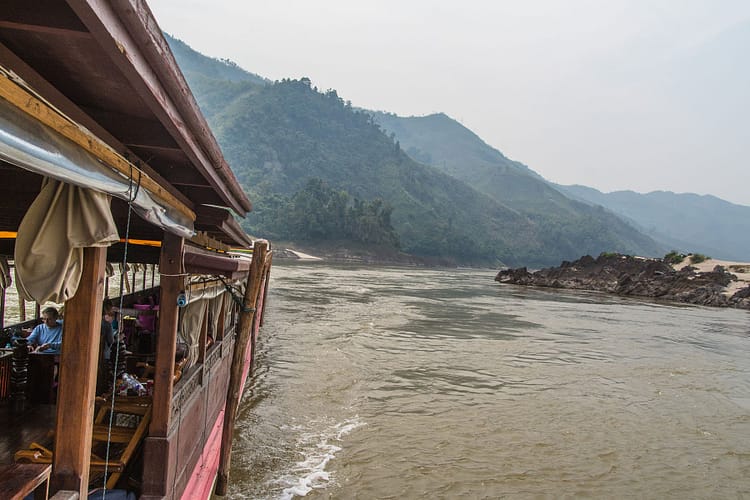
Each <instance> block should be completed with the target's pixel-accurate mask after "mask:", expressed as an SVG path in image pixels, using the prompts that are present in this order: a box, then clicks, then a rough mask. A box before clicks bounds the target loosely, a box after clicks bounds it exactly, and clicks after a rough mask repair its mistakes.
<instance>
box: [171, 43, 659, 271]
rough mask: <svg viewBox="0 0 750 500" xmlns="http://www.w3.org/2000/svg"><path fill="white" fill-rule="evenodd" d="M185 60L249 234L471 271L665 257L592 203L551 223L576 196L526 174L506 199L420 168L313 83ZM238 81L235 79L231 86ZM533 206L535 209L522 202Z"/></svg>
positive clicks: (366, 119)
mask: <svg viewBox="0 0 750 500" xmlns="http://www.w3.org/2000/svg"><path fill="white" fill-rule="evenodd" d="M170 42H171V43H172V44H173V45H175V42H174V41H173V40H170ZM185 49H186V46H181V48H180V49H179V50H175V56H176V58H177V60H178V63H179V64H180V65H181V67H183V69H184V68H187V69H186V70H185V71H184V73H185V76H186V78H187V80H188V83H189V84H190V86H191V88H192V90H193V92H194V93H195V95H196V98H197V100H198V102H199V105H200V106H201V109H202V110H203V112H204V113H205V115H206V116H207V119H208V121H209V124H210V125H211V127H212V129H213V131H214V133H215V135H216V137H217V139H218V141H219V143H220V144H221V146H222V149H223V151H224V153H225V155H226V157H227V160H228V161H229V163H230V164H231V165H232V168H233V169H234V171H235V174H236V175H237V177H238V179H239V180H240V182H241V183H242V184H243V186H244V187H245V189H246V190H247V191H248V193H249V194H250V196H251V198H252V200H253V204H254V212H253V213H252V214H251V215H250V216H249V217H248V219H247V220H246V221H244V222H243V223H244V224H245V228H246V229H247V230H248V231H250V232H253V233H254V234H258V235H260V236H266V237H269V238H272V239H273V238H284V239H308V240H312V239H316V238H318V239H321V238H336V239H341V238H343V239H347V238H350V239H352V240H353V241H363V242H373V243H377V244H392V245H396V244H400V247H401V248H402V249H403V250H404V251H406V252H409V253H413V254H415V255H421V256H432V257H442V258H450V259H453V260H455V261H456V262H459V263H484V264H488V263H490V264H497V263H505V264H508V265H523V264H526V265H543V264H558V263H559V261H560V260H561V259H573V258H577V257H579V256H580V255H581V254H585V253H589V254H594V255H597V254H599V253H600V252H602V251H620V252H625V253H641V254H651V255H653V254H655V253H659V252H660V251H661V249H659V248H658V247H657V246H656V245H655V244H654V242H653V241H651V240H650V239H649V238H647V237H644V236H642V235H639V234H638V233H637V232H636V231H633V230H632V229H630V231H629V232H624V231H623V230H622V229H621V227H625V228H627V225H625V224H624V223H622V222H620V221H619V219H614V220H613V219H611V218H610V217H611V214H609V213H608V212H606V211H604V210H603V209H601V208H595V209H591V208H590V207H588V206H586V205H584V204H580V205H581V206H584V207H586V210H588V211H587V212H586V211H581V212H575V214H574V216H572V217H571V216H569V214H567V213H566V211H565V210H560V209H555V210H554V211H553V212H552V213H545V208H544V205H542V206H537V205H539V200H538V198H539V197H542V198H544V197H549V196H557V197H560V201H559V203H563V201H564V200H566V199H565V197H563V196H562V195H560V193H559V192H557V191H555V190H549V191H548V190H547V189H546V187H544V185H542V184H535V183H532V184H530V186H531V187H529V188H523V186H522V184H523V182H528V179H532V180H535V179H536V177H535V176H534V174H533V173H531V172H530V171H528V169H525V167H523V166H521V165H519V164H512V165H509V166H508V168H507V170H508V172H509V174H508V175H513V176H515V175H518V177H519V178H520V179H521V181H523V182H520V183H519V184H518V185H517V188H513V189H508V190H506V191H507V192H506V194H507V196H506V197H505V198H504V199H503V198H502V197H499V196H496V194H495V193H493V192H488V191H487V190H485V189H476V188H475V187H472V186H470V185H469V184H468V183H467V182H464V181H463V180H461V179H459V178H456V177H455V176H453V175H449V174H448V173H446V172H441V171H439V170H438V169H436V168H435V167H434V166H430V165H423V164H421V163H418V162H417V161H415V160H414V159H412V158H411V157H410V156H409V155H407V154H406V153H405V152H404V151H403V150H402V148H401V144H400V143H399V141H398V140H396V139H395V138H394V137H393V136H389V135H388V134H386V133H385V132H384V131H383V130H382V129H381V127H380V126H379V125H378V124H377V123H375V120H374V119H373V116H372V115H371V114H370V113H369V112H365V111H361V110H357V109H354V108H353V107H352V106H351V104H350V103H348V102H344V101H343V99H341V98H340V97H339V96H338V94H337V93H336V92H335V91H333V90H329V91H326V92H320V91H318V89H316V88H315V87H313V86H312V84H311V82H310V81H309V80H308V79H306V78H302V79H300V80H283V81H281V82H274V83H268V82H266V81H264V80H262V79H261V80H258V79H256V78H242V77H241V76H242V73H237V72H232V71H234V69H236V68H235V67H234V66H232V65H231V64H227V63H226V62H225V61H220V60H216V59H210V58H205V57H204V56H201V55H200V54H197V53H195V52H192V51H187V50H185ZM227 71H229V72H230V75H231V77H230V78H227V79H223V77H222V76H221V75H223V74H225V72H227ZM401 142H402V143H404V141H401ZM511 163H512V162H511ZM524 169H525V170H526V171H527V172H526V173H524V172H523V171H524ZM540 186H541V187H544V189H543V190H539V189H541V188H540ZM522 188H523V192H521V191H517V190H516V189H519V190H520V189H522ZM550 189H551V188H550ZM527 198H528V200H527V201H526V202H524V204H523V207H521V205H520V204H517V203H516V202H515V201H514V202H513V203H516V204H515V205H514V204H513V203H511V201H513V200H516V199H527ZM314 200H318V201H317V202H314ZM506 201H507V202H508V203H506ZM568 202H569V203H573V202H570V200H568ZM534 207H537V208H534ZM332 221H339V223H337V224H331V222H332ZM311 227H312V228H313V229H310V228H311ZM341 227H346V228H348V229H346V230H341V231H339V229H336V228H341ZM390 229H395V231H394V232H390ZM334 233H336V234H334Z"/></svg>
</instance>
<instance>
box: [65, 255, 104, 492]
mask: <svg viewBox="0 0 750 500" xmlns="http://www.w3.org/2000/svg"><path fill="white" fill-rule="evenodd" d="M106 259H107V248H106V247H95V248H85V249H84V250H83V274H82V275H81V282H80V284H79V285H78V290H77V291H76V294H75V296H73V297H72V298H71V299H70V300H68V301H67V302H66V303H65V330H64V333H63V343H62V353H61V355H60V372H59V386H58V394H57V425H56V426H55V454H54V458H53V462H52V482H53V485H54V489H53V491H54V490H57V489H64V490H74V491H78V492H79V495H80V496H81V498H86V496H87V494H88V483H89V464H90V461H91V433H92V428H93V421H94V396H95V391H96V371H97V368H98V362H99V340H100V338H101V321H102V316H101V308H102V299H103V295H104V266H105V263H106Z"/></svg>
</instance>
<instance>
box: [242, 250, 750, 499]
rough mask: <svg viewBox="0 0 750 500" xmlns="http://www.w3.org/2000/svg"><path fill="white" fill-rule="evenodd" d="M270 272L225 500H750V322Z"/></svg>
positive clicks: (526, 291) (523, 292)
mask: <svg viewBox="0 0 750 500" xmlns="http://www.w3.org/2000/svg"><path fill="white" fill-rule="evenodd" d="M494 274H495V273H494V271H492V270H419V269H413V268H406V269H405V268H388V267H343V266H341V267H336V266H330V265H326V264H283V265H276V266H275V267H274V269H273V270H272V281H271V288H270V296H269V301H268V308H267V311H266V317H265V326H264V327H263V329H262V330H261V336H262V339H261V340H260V343H259V344H258V351H257V354H258V358H257V360H256V371H255V376H254V379H253V380H252V381H251V382H250V385H249V387H248V389H247V390H246V392H245V395H244V398H243V402H242V405H241V408H240V416H239V422H238V426H237V428H236V432H235V440H234V448H233V450H234V451H233V455H232V469H231V476H230V497H231V498H259V499H266V498H268V499H289V498H299V497H302V496H304V497H305V498H312V499H320V498H336V499H354V498H361V499H374V498H378V499H379V498H388V499H410V498H470V499H485V498H486V499H492V498H559V497H564V498H565V497H567V498H573V497H574V498H578V497H583V498H653V499H663V498H674V499H684V498H750V356H749V355H748V354H749V353H750V349H749V347H750V313H748V312H747V311H737V310H730V309H712V308H706V307H695V306H679V305H670V304H663V303H654V302H648V301H641V300H634V299H632V298H621V297H616V296H610V295H604V294H598V293H581V292H572V291H559V290H547V289H534V288H525V287H517V286H512V285H500V284H498V283H495V282H494V281H493V278H494Z"/></svg>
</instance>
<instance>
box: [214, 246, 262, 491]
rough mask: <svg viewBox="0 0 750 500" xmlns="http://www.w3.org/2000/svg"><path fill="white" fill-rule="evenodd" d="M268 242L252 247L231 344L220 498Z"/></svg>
mask: <svg viewBox="0 0 750 500" xmlns="http://www.w3.org/2000/svg"><path fill="white" fill-rule="evenodd" d="M267 250H268V242H266V241H257V242H255V245H254V248H253V261H252V263H251V264H250V274H249V276H248V282H247V287H246V289H245V297H244V299H243V306H244V309H245V310H244V311H240V326H239V332H238V334H237V339H236V340H235V343H234V352H233V353H232V366H231V368H230V374H229V386H228V388H227V402H226V406H225V408H224V425H223V428H222V434H221V450H220V452H219V453H220V455H219V470H218V473H217V478H216V494H217V495H220V496H223V495H226V492H227V484H228V481H229V467H230V464H231V453H232V438H233V435H234V421H235V418H236V417H237V408H238V407H239V404H240V397H242V387H243V385H244V380H242V374H243V367H244V364H245V353H246V352H247V345H248V342H250V341H251V338H252V336H253V331H252V330H253V323H254V322H255V311H254V310H253V309H254V308H255V305H256V304H257V302H258V296H259V295H260V287H261V285H262V284H263V273H264V265H265V261H266V252H267Z"/></svg>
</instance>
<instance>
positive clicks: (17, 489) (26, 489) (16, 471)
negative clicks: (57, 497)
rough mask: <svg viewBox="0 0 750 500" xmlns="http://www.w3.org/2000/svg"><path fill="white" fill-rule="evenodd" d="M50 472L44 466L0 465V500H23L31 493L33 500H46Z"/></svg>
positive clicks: (47, 467)
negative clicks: (1, 499)
mask: <svg viewBox="0 0 750 500" xmlns="http://www.w3.org/2000/svg"><path fill="white" fill-rule="evenodd" d="M51 472H52V466H51V465H46V464H10V465H0V498H3V499H6V498H7V499H10V500H23V499H24V498H25V497H26V495H28V494H29V493H31V492H33V493H34V500H47V498H48V497H49V476H50V473H51Z"/></svg>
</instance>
